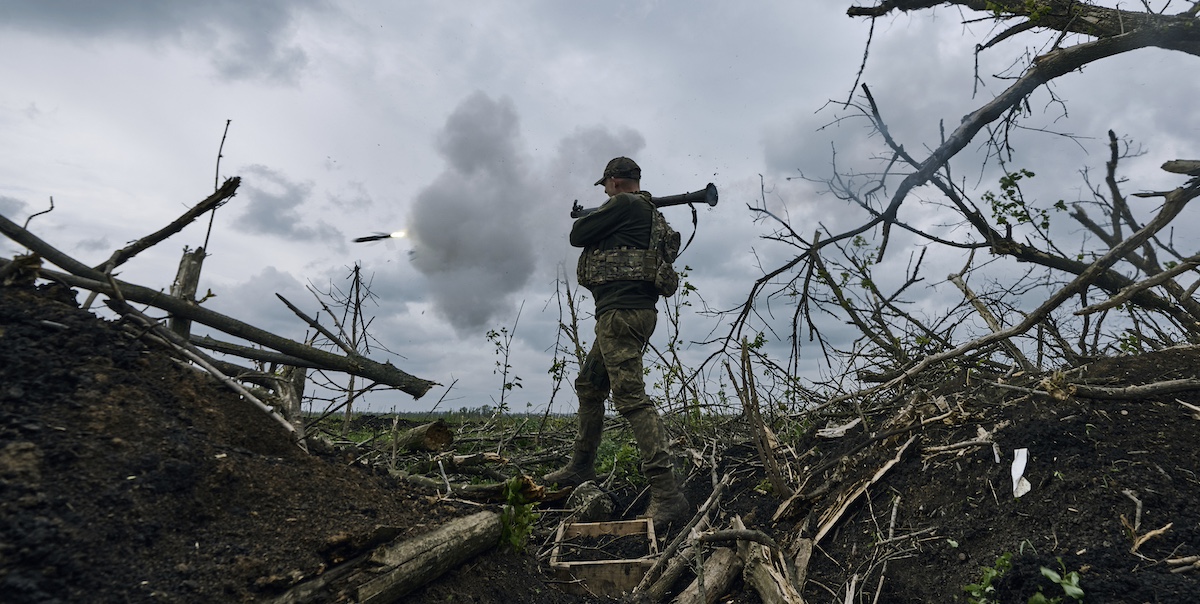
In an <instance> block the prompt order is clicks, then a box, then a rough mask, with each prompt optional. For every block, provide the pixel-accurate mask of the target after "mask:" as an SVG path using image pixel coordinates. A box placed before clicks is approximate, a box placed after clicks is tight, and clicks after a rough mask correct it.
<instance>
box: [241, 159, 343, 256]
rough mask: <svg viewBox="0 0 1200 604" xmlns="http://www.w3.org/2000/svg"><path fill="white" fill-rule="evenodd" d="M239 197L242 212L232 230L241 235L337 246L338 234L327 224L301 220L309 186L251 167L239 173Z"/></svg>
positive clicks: (266, 170)
mask: <svg viewBox="0 0 1200 604" xmlns="http://www.w3.org/2000/svg"><path fill="white" fill-rule="evenodd" d="M242 174H243V181H242V182H243V184H242V189H241V191H240V192H239V195H238V196H239V197H241V198H245V199H246V202H245V204H244V205H245V211H244V212H243V213H242V215H241V216H240V217H239V219H238V220H237V221H236V222H234V225H233V228H235V229H237V230H239V231H242V232H245V233H266V234H270V235H278V236H281V237H286V238H288V239H292V240H297V241H322V242H325V243H333V242H340V241H341V240H342V239H343V238H344V237H343V236H342V233H341V231H339V230H338V229H337V228H335V227H333V226H331V225H330V224H329V223H326V222H324V221H320V220H314V219H312V218H311V217H307V216H304V215H303V214H302V213H301V211H300V209H301V206H303V205H304V203H305V202H306V201H307V200H308V198H309V197H310V196H311V195H312V191H313V185H312V183H309V182H304V183H300V182H293V181H291V180H288V178H287V177H286V176H284V175H282V174H280V173H279V172H276V171H275V170H272V169H270V168H268V167H266V166H262V165H252V166H248V167H246V168H244V169H243V170H242Z"/></svg>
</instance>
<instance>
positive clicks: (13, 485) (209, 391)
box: [0, 286, 1200, 604]
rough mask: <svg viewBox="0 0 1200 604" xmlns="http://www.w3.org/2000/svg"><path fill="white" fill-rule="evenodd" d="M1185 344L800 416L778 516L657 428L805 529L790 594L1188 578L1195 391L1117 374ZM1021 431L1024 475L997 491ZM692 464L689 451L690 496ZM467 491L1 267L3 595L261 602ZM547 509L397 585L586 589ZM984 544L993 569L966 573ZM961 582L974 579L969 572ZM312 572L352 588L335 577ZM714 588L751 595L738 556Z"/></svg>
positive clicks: (728, 456) (748, 458)
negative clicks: (796, 588)
mask: <svg viewBox="0 0 1200 604" xmlns="http://www.w3.org/2000/svg"><path fill="white" fill-rule="evenodd" d="M1198 366H1200V351H1197V350H1196V349H1191V348H1187V349H1175V350H1168V351H1161V352H1158V353H1153V354H1148V355H1142V356H1138V357H1128V358H1119V359H1104V360H1101V361H1098V362H1096V363H1093V364H1092V365H1090V366H1088V367H1086V368H1081V369H1079V370H1075V371H1073V372H1072V373H1070V374H1069V375H1058V376H1054V375H1042V376H1014V377H1012V378H1009V379H1007V380H1002V382H1003V383H998V382H997V380H996V379H995V378H991V379H980V378H979V377H978V376H976V375H972V374H969V373H964V374H963V376H961V379H959V380H958V381H956V382H954V383H952V384H945V385H943V387H942V388H941V389H940V390H933V391H931V392H928V393H926V395H925V396H924V397H921V398H918V399H914V400H912V401H909V402H911V405H906V404H902V405H899V406H892V407H891V408H887V409H880V410H879V411H877V412H875V413H872V412H869V411H868V412H866V413H865V414H863V415H862V417H861V419H862V420H865V424H864V423H860V424H859V425H857V426H855V427H852V428H850V429H849V430H848V431H847V432H846V433H845V434H844V435H843V436H840V437H836V438H826V437H822V436H819V435H818V434H817V431H816V430H815V428H819V427H825V426H810V427H809V428H810V429H808V430H806V431H804V432H803V433H802V434H800V435H799V436H793V437H791V440H790V441H789V440H787V439H784V442H782V443H781V444H782V445H783V446H782V447H781V448H780V449H778V453H779V456H780V458H781V459H782V460H783V461H784V462H785V463H784V467H785V469H786V470H787V471H789V472H790V476H791V479H792V481H793V482H794V484H796V485H798V486H799V492H800V493H801V496H800V497H797V499H796V500H795V501H794V502H793V505H792V507H791V508H790V513H789V514H787V515H785V517H783V518H780V519H779V520H773V519H772V516H774V515H775V512H776V510H777V509H778V508H779V506H780V504H781V502H782V498H780V497H778V496H777V495H776V494H773V493H770V489H769V487H768V484H769V481H767V480H766V479H765V478H766V477H765V474H764V472H763V469H762V468H763V466H762V464H761V463H759V457H758V453H757V452H756V450H755V448H754V446H753V444H752V442H751V441H750V440H748V439H747V438H745V437H744V436H743V437H741V438H739V437H738V436H737V435H736V429H735V430H734V432H735V433H732V434H729V435H723V437H722V445H723V447H724V448H723V449H722V450H721V451H719V452H717V453H716V454H715V455H714V454H713V451H712V450H711V449H704V447H706V446H709V444H711V442H713V440H712V439H711V438H710V436H711V435H707V434H700V433H699V432H692V433H689V432H688V431H686V430H676V433H680V434H682V436H681V438H682V440H683V441H684V442H682V444H683V445H684V446H687V445H688V444H689V443H688V442H687V440H688V439H689V438H690V439H694V440H693V442H692V445H693V447H694V448H695V449H696V450H704V451H705V453H704V454H703V455H700V456H693V458H694V459H699V458H703V459H705V460H708V459H717V460H718V466H719V467H718V468H717V470H716V474H724V473H725V472H726V471H729V472H732V473H733V474H734V475H735V477H736V481H735V483H734V484H733V485H732V486H731V487H730V488H729V489H728V490H727V491H726V494H725V496H724V497H723V499H722V502H721V504H720V505H719V506H718V512H719V513H718V519H717V521H716V522H714V525H717V526H721V527H724V526H727V523H728V520H729V518H730V517H732V516H733V515H734V514H737V515H739V516H741V517H742V518H743V519H744V520H745V522H746V525H747V526H748V527H749V528H752V529H758V530H762V531H764V532H766V533H768V534H769V535H772V536H773V537H774V538H775V540H776V541H778V542H780V543H784V544H790V543H798V542H799V540H801V539H813V538H814V537H819V539H818V540H817V543H816V546H815V547H814V548H813V551H814V553H813V555H812V557H811V560H810V561H809V562H808V564H807V565H806V566H805V568H804V569H803V570H806V571H807V582H806V583H805V589H804V596H805V598H806V599H807V601H809V602H844V601H848V600H853V601H856V602H870V601H874V600H875V593H876V592H878V593H879V597H878V602H916V601H925V602H934V601H937V602H947V601H968V597H969V596H970V597H975V598H976V600H977V601H987V602H1026V601H1027V600H1028V599H1029V598H1030V597H1031V596H1033V595H1034V594H1036V593H1038V592H1039V591H1042V592H1043V593H1044V594H1045V595H1046V596H1047V598H1053V597H1056V596H1057V597H1064V595H1065V593H1066V592H1065V591H1064V590H1063V589H1062V587H1061V586H1059V585H1056V584H1054V583H1052V582H1051V581H1050V579H1048V578H1047V577H1046V576H1045V575H1044V574H1043V573H1042V570H1041V569H1042V568H1043V567H1045V568H1049V569H1052V570H1055V571H1057V572H1059V573H1060V575H1061V576H1063V577H1067V578H1073V577H1077V580H1078V584H1079V586H1080V587H1081V588H1082V590H1083V591H1084V593H1085V594H1086V601H1089V602H1129V603H1142V602H1160V603H1170V602H1192V601H1195V591H1196V579H1197V577H1200V570H1192V571H1185V570H1182V569H1184V568H1185V566H1184V565H1182V564H1173V563H1170V562H1168V561H1169V560H1177V559H1183V558H1186V557H1188V556H1196V555H1198V554H1200V507H1197V506H1196V505H1195V499H1196V496H1197V494H1198V493H1200V478H1198V476H1197V474H1196V472H1197V471H1200V470H1198V468H1200V451H1198V450H1197V447H1196V443H1197V442H1200V420H1198V419H1197V418H1196V411H1194V409H1193V408H1191V407H1189V406H1188V405H1189V404H1190V405H1200V392H1197V391H1194V390H1177V391H1173V392H1169V393H1159V394H1153V395H1137V394H1136V393H1134V395H1132V398H1131V397H1130V395H1129V393H1128V392H1126V393H1125V395H1124V396H1125V398H1120V396H1122V394H1121V393H1120V392H1118V391H1116V390H1115V389H1116V388H1119V387H1122V386H1127V385H1130V384H1149V383H1155V382H1163V381H1166V380H1179V379H1188V378H1195V377H1196V367H1198ZM1071 383H1074V384H1077V385H1086V386H1091V387H1093V390H1091V391H1089V392H1090V395H1089V396H1082V395H1081V394H1080V389H1079V388H1078V387H1072V386H1070V385H1069V384H1071ZM1097 387H1103V388H1109V389H1110V390H1108V391H1100V390H1095V388H1097ZM1102 392H1107V393H1108V394H1106V395H1105V397H1106V398H1102V397H1098V395H1097V393H1102ZM1054 394H1058V395H1059V396H1058V397H1056V396H1054ZM897 409H900V410H899V412H898V411H897ZM852 417H853V416H852V415H848V416H846V417H830V418H828V420H829V422H830V423H840V422H843V421H848V420H850V419H852ZM676 419H678V418H676ZM729 426H730V425H726V426H725V428H724V429H731V428H730V427H729ZM738 429H741V428H738ZM910 439H911V440H910ZM706 443H708V444H706ZM1021 448H1024V449H1028V451H1029V461H1028V465H1027V469H1026V472H1025V478H1026V479H1027V480H1028V482H1029V484H1030V487H1031V489H1030V491H1029V492H1028V493H1027V494H1025V495H1023V496H1021V497H1020V498H1015V497H1014V496H1013V494H1012V478H1011V475H1010V467H1011V462H1012V459H1013V452H1014V450H1016V449H1021ZM542 457H547V456H545V455H542ZM549 457H550V458H552V457H553V456H549ZM550 458H548V459H547V463H548V464H551V465H552V464H554V463H558V461H560V460H556V459H550ZM997 458H999V461H997ZM893 459H896V460H897V461H896V462H895V463H889V462H891V461H892V460H893ZM885 468H886V471H882V470H883V469H885ZM525 470H526V471H529V472H530V473H533V471H536V470H537V468H525ZM712 475H713V470H712V468H708V467H707V466H705V465H704V464H698V465H697V466H696V467H695V471H694V472H693V475H692V476H691V477H690V478H689V480H688V481H687V482H686V483H685V488H686V489H687V491H688V494H689V497H690V498H691V500H692V501H693V503H699V502H701V501H703V500H704V499H705V498H706V497H707V496H708V495H709V493H710V492H711V482H710V476H712ZM872 481H874V482H872ZM864 485H865V486H864ZM638 492H639V490H638V489H636V488H633V487H622V488H621V489H620V490H619V492H618V493H617V496H618V506H617V507H618V510H623V512H622V513H623V514H624V515H625V516H629V517H631V516H633V515H636V513H637V512H638V511H640V509H641V508H643V507H644V498H643V501H642V503H641V504H640V505H637V497H638ZM852 494H858V496H857V497H851V495H852ZM478 509H479V508H478V506H470V505H466V504H463V503H454V502H451V501H447V500H445V499H439V498H437V497H436V496H435V493H434V492H433V491H426V490H422V489H421V488H418V487H416V486H413V485H411V484H409V483H406V482H399V481H396V480H394V479H392V478H389V477H388V476H387V475H386V474H385V473H381V472H373V471H371V470H370V469H367V468H362V467H359V466H357V465H352V464H350V463H349V460H348V459H347V458H345V457H338V456H336V455H335V456H331V457H319V456H311V455H308V454H305V453H303V452H302V451H300V450H299V449H298V448H296V447H295V446H294V445H292V444H291V443H290V442H289V440H288V439H287V437H286V435H285V433H284V432H283V430H282V429H280V427H279V426H278V424H276V423H274V422H273V421H272V420H270V419H269V418H267V417H266V416H265V414H263V413H262V412H261V411H258V410H256V409H254V408H253V407H251V406H250V405H249V404H247V403H245V402H243V401H241V400H239V399H238V397H237V396H236V395H234V394H232V393H230V392H228V391H227V390H225V389H224V388H222V387H220V386H219V385H217V384H216V383H215V382H214V381H213V380H212V379H211V378H209V377H207V376H204V375H201V374H199V373H196V372H195V371H193V370H192V369H189V368H186V367H184V366H182V365H180V364H178V363H175V362H173V361H171V360H170V359H169V358H168V357H167V356H166V355H163V354H161V353H160V352H158V351H152V350H147V349H146V347H145V345H144V344H143V343H142V341H141V340H138V339H137V338H136V337H135V336H133V335H130V334H129V333H127V332H126V330H125V329H124V328H122V327H121V326H119V325H116V324H114V323H111V322H107V321H103V320H100V319H97V318H96V317H95V316H94V315H92V314H91V313H88V312H85V311H82V310H80V309H79V308H78V306H77V304H76V303H75V295H74V292H71V291H70V290H67V289H65V288H61V287H57V286H43V287H41V288H38V289H33V288H17V287H7V288H0V593H3V594H4V601H6V602H16V603H24V602H55V601H57V602H81V601H89V602H149V601H171V602H215V601H230V602H236V601H264V602H269V601H272V600H273V599H274V598H276V597H277V596H278V595H279V594H281V593H283V592H284V591H285V590H286V589H287V588H289V587H291V586H293V585H295V584H297V583H299V582H301V581H304V580H305V579H308V578H312V577H315V576H318V575H320V574H321V573H323V572H325V571H326V570H328V569H331V568H334V567H335V566H336V565H337V564H338V563H340V562H342V561H344V560H347V559H349V558H352V557H354V556H356V555H358V554H360V553H363V552H365V551H367V550H368V549H369V548H371V547H372V546H374V545H375V544H376V543H378V542H379V541H381V540H383V539H391V538H396V537H403V536H406V535H416V534H419V533H421V532H425V531H427V530H429V529H431V528H434V527H437V526H439V525H440V524H442V523H445V522H446V521H448V520H450V519H453V518H457V517H461V516H465V515H467V514H470V513H473V512H475V511H478ZM561 517H562V516H561V515H560V514H557V513H554V512H543V514H542V520H541V521H540V522H539V525H538V528H537V532H536V533H535V536H534V537H535V539H534V542H533V545H532V546H531V549H530V553H528V554H524V555H516V554H512V553H511V552H507V551H505V550H501V549H497V550H495V551H493V552H490V553H488V554H485V555H483V556H480V557H478V558H476V559H474V560H471V561H469V562H467V563H466V564H464V565H462V566H461V567H459V568H457V569H452V570H451V571H449V572H448V574H447V575H446V576H444V578H443V579H441V580H439V581H437V582H436V583H434V584H431V585H430V586H428V587H427V588H425V589H423V590H422V591H420V592H418V593H415V594H412V595H411V596H410V597H409V598H408V601H412V602H442V601H464V602H466V601H474V602H563V603H565V602H595V601H607V600H604V599H603V598H577V597H575V596H568V595H566V594H563V593H562V592H561V591H559V590H558V589H556V587H555V586H554V584H553V581H552V580H550V579H548V578H547V575H548V569H547V568H546V564H545V561H544V560H543V559H539V558H538V557H536V554H538V553H539V552H540V551H544V546H545V544H546V542H547V539H548V538H549V535H550V533H551V531H552V529H553V527H554V525H555V523H556V522H557V521H558V520H559V519H560V518H561ZM831 518H833V520H830V519H831ZM823 529H824V532H822V530H823ZM1004 560H1008V561H1009V564H1008V565H1006V564H1005V563H1004ZM984 569H993V570H995V571H1003V572H997V573H996V574H997V576H996V577H995V578H994V579H992V580H991V581H990V582H988V583H987V584H986V585H985V584H984V581H983V579H984V578H985V577H984ZM1173 571H1174V572H1173ZM1071 573H1075V574H1074V575H1072V574H1071ZM881 576H882V577H883V579H882V581H881V580H880V577H881ZM689 580H690V577H689V576H687V575H685V576H684V578H683V579H682V580H681V583H679V584H677V587H676V589H681V588H682V587H683V585H684V583H683V582H685V581H689ZM972 584H975V585H977V587H978V590H977V591H978V592H979V593H977V594H972V593H970V592H968V591H965V590H964V587H967V586H970V585H972ZM989 587H990V589H991V591H988V592H986V593H985V588H989ZM852 590H853V591H854V596H853V598H848V597H847V592H849V591H852ZM322 597H323V598H324V599H323V600H321V601H352V599H351V598H350V597H349V596H348V595H347V594H344V593H338V592H337V590H336V589H335V590H333V591H331V592H330V593H326V594H323V596H322ZM983 597H986V598H987V599H986V600H984V599H981V598H983ZM726 601H731V602H738V603H742V604H750V603H754V602H759V601H760V600H759V598H758V596H757V594H755V593H754V592H753V590H751V589H750V588H749V587H747V586H746V585H744V584H742V583H741V582H740V581H739V582H735V584H734V587H733V589H732V591H731V592H730V594H729V595H728V596H727V598H726ZM1065 601H1072V600H1070V598H1069V597H1067V598H1066V599H1065Z"/></svg>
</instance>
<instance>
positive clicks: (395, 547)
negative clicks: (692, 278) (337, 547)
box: [357, 511, 501, 604]
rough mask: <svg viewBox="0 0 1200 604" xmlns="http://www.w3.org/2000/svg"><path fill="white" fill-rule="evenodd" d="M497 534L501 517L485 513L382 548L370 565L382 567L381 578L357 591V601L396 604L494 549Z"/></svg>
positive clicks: (368, 603) (374, 554) (498, 535)
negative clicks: (411, 593) (391, 603)
mask: <svg viewBox="0 0 1200 604" xmlns="http://www.w3.org/2000/svg"><path fill="white" fill-rule="evenodd" d="M500 534H501V523H500V514H499V513H497V512H490V511H488V512H479V513H477V514H473V515H471V516H465V517H462V518H458V519H456V520H452V521H450V522H448V523H447V524H445V525H443V526H442V527H441V528H439V529H437V530H435V531H432V532H430V533H427V534H425V535H422V536H421V537H418V538H416V539H409V540H406V541H403V542H401V543H397V544H392V545H387V546H384V547H381V548H379V549H377V550H375V552H374V553H373V554H371V556H370V562H372V563H375V564H378V565H380V566H381V567H383V571H382V574H380V575H379V576H378V577H376V578H374V579H372V580H370V581H368V582H367V583H365V584H363V585H362V586H360V587H359V588H358V594H357V595H358V601H359V602H360V603H361V604H385V603H389V602H399V601H401V600H400V598H402V597H404V595H405V594H408V593H409V592H411V591H412V590H414V589H416V588H418V587H420V586H422V585H425V584H426V583H429V582H430V581H432V580H434V579H436V578H438V577H440V576H441V575H442V574H443V573H445V572H446V571H448V570H450V569H452V568H454V567H456V566H458V565H459V564H461V563H462V562H463V561H465V560H467V559H469V558H471V557H473V556H476V555H478V554H480V553H482V552H484V551H487V550H489V549H491V548H493V547H495V546H496V544H497V543H499V542H500Z"/></svg>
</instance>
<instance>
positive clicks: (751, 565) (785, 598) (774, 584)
mask: <svg viewBox="0 0 1200 604" xmlns="http://www.w3.org/2000/svg"><path fill="white" fill-rule="evenodd" d="M733 527H734V529H737V530H744V529H745V528H746V526H745V525H744V524H743V523H742V519H741V518H740V517H738V516H734V517H733ZM737 547H738V555H739V556H740V557H741V558H742V564H743V565H744V566H745V568H744V569H743V570H742V579H743V580H744V581H745V582H746V584H747V585H749V586H751V587H753V588H754V591H756V592H758V597H759V598H761V599H762V601H763V602H764V604H804V598H803V597H802V596H801V595H800V592H799V591H797V590H796V587H795V586H794V585H792V582H791V581H790V580H789V579H788V577H787V575H786V574H785V573H784V572H783V571H781V570H779V569H778V568H776V566H775V564H773V563H772V558H774V557H775V555H774V554H776V553H779V554H782V552H776V551H772V549H771V548H769V547H767V546H765V545H762V544H760V543H755V542H753V541H738V546H737Z"/></svg>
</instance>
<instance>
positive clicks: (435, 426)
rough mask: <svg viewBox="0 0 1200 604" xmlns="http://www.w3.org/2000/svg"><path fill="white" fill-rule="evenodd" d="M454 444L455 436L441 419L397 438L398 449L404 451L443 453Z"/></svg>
mask: <svg viewBox="0 0 1200 604" xmlns="http://www.w3.org/2000/svg"><path fill="white" fill-rule="evenodd" d="M452 442H454V434H453V433H452V432H450V428H448V427H447V426H446V420H444V419H439V420H437V421H436V422H430V423H428V424H424V425H421V426H417V427H416V428H413V429H411V430H409V431H408V432H405V433H404V434H401V435H400V436H399V437H397V438H396V447H398V448H399V449H400V450H403V451H441V450H442V449H445V448H446V447H447V446H449V445H450V443H452Z"/></svg>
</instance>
